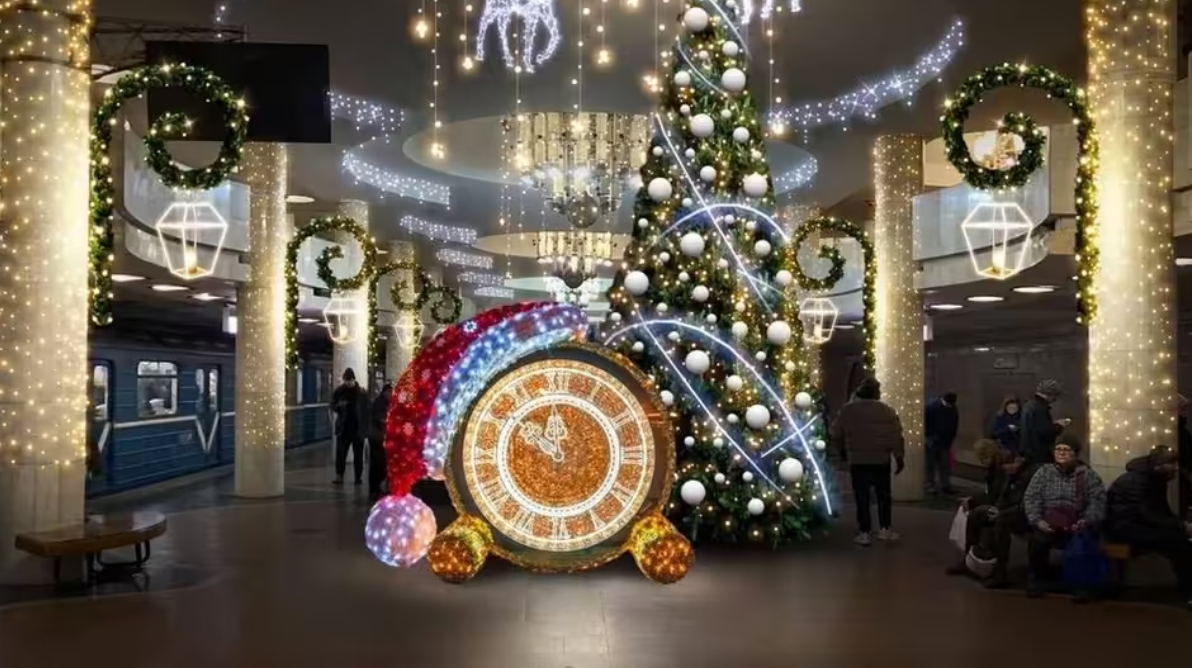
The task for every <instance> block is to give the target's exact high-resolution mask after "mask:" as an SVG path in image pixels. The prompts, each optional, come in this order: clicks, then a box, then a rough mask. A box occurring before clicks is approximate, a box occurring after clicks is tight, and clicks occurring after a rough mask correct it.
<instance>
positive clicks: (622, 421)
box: [613, 411, 633, 429]
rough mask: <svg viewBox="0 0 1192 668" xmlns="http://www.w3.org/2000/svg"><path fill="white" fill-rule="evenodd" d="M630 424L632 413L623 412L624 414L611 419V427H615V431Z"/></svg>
mask: <svg viewBox="0 0 1192 668" xmlns="http://www.w3.org/2000/svg"><path fill="white" fill-rule="evenodd" d="M630 422H633V412H632V411H625V412H624V413H621V414H620V415H618V416H617V417H615V418H613V426H614V427H616V428H617V429H620V428H621V427H624V426H625V425H627V424H629V423H630Z"/></svg>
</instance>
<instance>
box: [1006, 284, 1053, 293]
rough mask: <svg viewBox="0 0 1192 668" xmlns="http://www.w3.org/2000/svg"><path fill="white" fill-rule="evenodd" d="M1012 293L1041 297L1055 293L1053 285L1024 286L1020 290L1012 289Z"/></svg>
mask: <svg viewBox="0 0 1192 668" xmlns="http://www.w3.org/2000/svg"><path fill="white" fill-rule="evenodd" d="M1014 292H1018V293H1021V294H1024V295H1042V294H1046V293H1048V292H1055V286H1054V285H1024V286H1022V287H1020V288H1014Z"/></svg>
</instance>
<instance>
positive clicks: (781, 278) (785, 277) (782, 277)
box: [774, 269, 795, 288]
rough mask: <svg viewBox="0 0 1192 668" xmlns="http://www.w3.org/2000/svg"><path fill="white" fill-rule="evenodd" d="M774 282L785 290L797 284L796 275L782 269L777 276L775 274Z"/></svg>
mask: <svg viewBox="0 0 1192 668" xmlns="http://www.w3.org/2000/svg"><path fill="white" fill-rule="evenodd" d="M774 282H775V283H777V284H778V285H779V286H780V287H783V288H785V287H788V286H789V285H790V284H791V283H794V282H795V275H794V274H792V273H790V272H789V271H787V270H785V269H782V270H780V271H779V272H778V273H777V274H774Z"/></svg>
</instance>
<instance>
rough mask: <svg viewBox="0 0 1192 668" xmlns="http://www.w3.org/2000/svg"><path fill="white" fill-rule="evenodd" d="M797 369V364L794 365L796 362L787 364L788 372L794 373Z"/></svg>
mask: <svg viewBox="0 0 1192 668" xmlns="http://www.w3.org/2000/svg"><path fill="white" fill-rule="evenodd" d="M795 368H796V367H795V363H794V362H787V363H786V370H787V371H794V370H795Z"/></svg>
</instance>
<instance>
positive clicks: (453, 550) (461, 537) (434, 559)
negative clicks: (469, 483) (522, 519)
mask: <svg viewBox="0 0 1192 668" xmlns="http://www.w3.org/2000/svg"><path fill="white" fill-rule="evenodd" d="M492 546H493V532H492V530H491V529H490V528H489V526H488V523H486V522H485V521H484V520H482V519H480V518H478V517H475V516H472V515H466V514H465V515H461V516H460V517H459V518H458V519H456V520H455V521H454V522H452V523H451V526H449V527H447V528H446V529H444V530H443V532H442V533H440V534H439V535H438V536H436V537H435V540H434V542H433V543H431V545H430V552H428V553H427V555H426V561H427V563H429V564H430V570H431V572H432V573H434V574H435V575H437V576H439V579H441V580H443V581H444V582H450V583H452V584H461V583H464V582H467V581H468V580H471V579H472V578H474V577H476V574H477V573H479V572H480V569H481V568H483V567H484V564H485V562H486V561H488V555H489V552H490V551H491V550H492Z"/></svg>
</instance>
